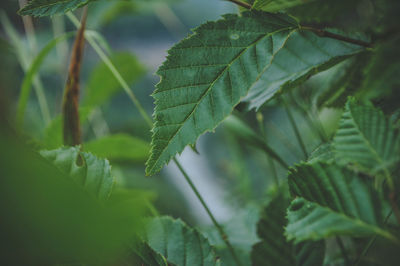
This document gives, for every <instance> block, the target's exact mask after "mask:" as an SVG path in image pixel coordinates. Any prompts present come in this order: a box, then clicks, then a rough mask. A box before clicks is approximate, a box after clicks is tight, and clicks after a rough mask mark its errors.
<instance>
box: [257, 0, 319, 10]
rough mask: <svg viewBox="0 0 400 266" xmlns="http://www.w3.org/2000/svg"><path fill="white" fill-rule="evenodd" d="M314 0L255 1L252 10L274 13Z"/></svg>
mask: <svg viewBox="0 0 400 266" xmlns="http://www.w3.org/2000/svg"><path fill="white" fill-rule="evenodd" d="M311 1H315V0H256V1H254V3H253V6H252V8H254V9H257V10H263V11H269V12H275V11H279V10H283V9H287V8H290V7H294V6H298V5H302V4H305V3H308V2H311Z"/></svg>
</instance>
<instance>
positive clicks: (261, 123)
mask: <svg viewBox="0 0 400 266" xmlns="http://www.w3.org/2000/svg"><path fill="white" fill-rule="evenodd" d="M256 116H257V122H258V127H259V128H260V131H261V135H262V137H263V138H264V141H265V142H266V143H268V139H267V134H266V133H265V126H264V117H263V115H262V114H261V113H257V114H256ZM267 160H268V165H269V168H270V169H271V172H272V176H273V177H274V183H275V185H276V187H279V178H278V174H277V172H276V167H275V164H274V161H273V160H272V158H271V156H270V155H269V154H267Z"/></svg>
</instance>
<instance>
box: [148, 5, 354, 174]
mask: <svg viewBox="0 0 400 266" xmlns="http://www.w3.org/2000/svg"><path fill="white" fill-rule="evenodd" d="M358 51H360V48H359V47H358V46H356V45H351V44H348V43H343V42H341V41H338V40H334V39H328V38H319V37H317V36H316V35H315V34H313V33H311V32H306V31H302V30H300V28H299V25H298V24H297V22H296V21H295V20H294V19H293V18H291V17H289V16H286V15H284V14H270V13H264V12H245V13H243V15H242V16H240V17H239V16H237V15H225V16H224V18H223V19H222V20H219V21H216V22H208V23H205V24H203V25H202V26H200V27H199V28H197V29H196V30H195V31H194V34H193V35H191V36H190V37H189V38H187V39H184V40H183V41H181V42H180V43H178V44H177V45H175V46H174V47H173V48H172V49H171V50H170V51H169V55H168V58H167V60H166V61H165V62H164V64H163V65H162V66H161V67H160V69H159V70H158V74H159V75H160V76H161V81H160V83H159V84H158V85H157V89H156V91H155V92H154V94H153V97H154V98H155V103H156V108H155V113H154V118H155V125H154V128H153V140H152V153H151V156H150V158H149V160H148V162H147V169H146V172H147V174H154V173H156V172H157V171H159V170H160V169H161V168H162V166H163V165H164V164H165V163H168V162H169V161H170V159H171V158H172V157H173V156H174V155H175V154H176V153H180V152H182V150H183V149H184V147H185V146H186V145H188V144H194V143H195V141H196V139H197V138H198V137H199V136H200V135H201V134H203V133H204V132H206V131H210V130H213V129H214V128H215V127H216V126H217V125H218V124H219V123H220V122H221V121H222V120H223V119H224V118H226V117H227V116H228V115H229V114H230V113H231V112H232V110H233V108H234V107H235V106H236V105H237V104H238V103H239V102H240V101H241V100H242V99H243V98H244V97H245V96H246V95H247V97H246V101H248V102H249V105H250V107H260V106H261V105H262V104H263V103H264V102H265V101H266V100H268V99H270V98H271V97H273V96H274V95H275V94H276V93H277V92H278V90H279V89H281V88H287V87H289V86H293V85H296V84H298V83H300V82H301V81H304V80H306V79H307V78H308V77H309V76H310V75H312V74H315V73H317V72H319V71H322V70H324V69H325V68H327V67H329V66H331V65H333V64H334V63H337V62H338V61H340V60H343V59H344V58H345V57H347V56H350V55H352V54H354V53H357V52H358ZM249 90H250V93H249ZM248 93H249V95H248Z"/></svg>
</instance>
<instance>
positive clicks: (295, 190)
mask: <svg viewBox="0 0 400 266" xmlns="http://www.w3.org/2000/svg"><path fill="white" fill-rule="evenodd" d="M288 178H289V187H290V190H291V193H292V194H293V195H295V196H297V197H299V198H297V199H295V200H294V201H293V202H292V203H291V206H290V207H289V209H288V220H289V224H288V226H287V228H286V234H287V237H288V239H289V240H291V239H295V242H301V241H304V240H320V239H323V238H327V237H331V236H335V235H348V236H354V237H363V236H364V237H365V236H372V235H375V234H378V235H381V236H383V237H386V238H389V239H394V237H393V236H392V235H391V233H389V232H388V231H386V230H384V229H382V228H381V227H380V226H382V225H383V218H382V215H381V209H382V203H381V199H380V198H379V197H378V195H377V193H376V192H375V191H374V190H373V188H371V187H370V186H369V185H368V184H367V180H362V179H361V177H359V176H358V175H357V174H356V173H354V172H352V171H350V170H348V169H347V168H342V167H340V166H337V165H336V164H333V163H324V162H315V163H312V164H306V163H304V164H301V165H298V166H297V167H296V168H293V169H291V170H290V173H289V177H288Z"/></svg>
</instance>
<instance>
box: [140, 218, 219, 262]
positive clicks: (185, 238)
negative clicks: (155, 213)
mask: <svg viewBox="0 0 400 266" xmlns="http://www.w3.org/2000/svg"><path fill="white" fill-rule="evenodd" d="M144 239H145V242H146V243H147V244H148V245H149V246H150V247H151V248H152V249H153V250H155V251H156V252H158V253H160V254H161V255H162V256H164V257H165V258H166V259H167V261H168V263H173V264H174V265H177V266H181V265H182V266H183V265H191V266H197V265H199V266H200V265H218V260H217V258H216V256H215V252H214V250H213V248H212V247H211V246H210V244H209V243H208V240H207V239H206V238H205V237H204V236H202V235H201V234H200V233H199V232H198V231H197V230H194V229H191V228H189V227H188V226H187V225H185V224H184V223H183V222H182V221H181V220H173V219H172V218H169V217H161V218H154V219H151V220H149V222H148V223H147V227H146V233H145V235H144Z"/></svg>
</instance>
